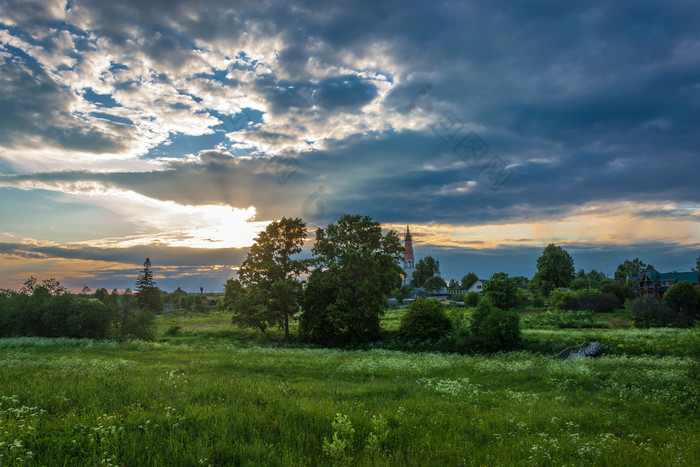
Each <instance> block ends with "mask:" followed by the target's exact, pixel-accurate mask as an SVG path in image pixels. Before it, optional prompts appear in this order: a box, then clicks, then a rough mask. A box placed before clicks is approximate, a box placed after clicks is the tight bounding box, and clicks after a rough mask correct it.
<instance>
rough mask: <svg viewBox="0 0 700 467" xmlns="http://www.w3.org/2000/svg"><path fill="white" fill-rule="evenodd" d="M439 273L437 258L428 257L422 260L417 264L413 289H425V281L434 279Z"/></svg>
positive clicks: (412, 280)
mask: <svg viewBox="0 0 700 467" xmlns="http://www.w3.org/2000/svg"><path fill="white" fill-rule="evenodd" d="M437 272H438V265H437V261H435V258H433V257H432V256H428V257H427V258H421V259H419V260H418V262H417V263H416V267H415V269H414V270H413V276H412V278H411V286H412V287H424V286H425V281H427V280H428V279H430V278H431V277H433V276H434V275H435V274H436V273H437Z"/></svg>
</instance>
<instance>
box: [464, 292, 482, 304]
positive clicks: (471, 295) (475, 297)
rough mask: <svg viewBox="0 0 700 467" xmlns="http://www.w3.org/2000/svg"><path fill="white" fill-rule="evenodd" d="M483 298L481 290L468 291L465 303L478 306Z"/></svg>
mask: <svg viewBox="0 0 700 467" xmlns="http://www.w3.org/2000/svg"><path fill="white" fill-rule="evenodd" d="M479 300H481V294H480V293H479V292H467V295H466V296H465V297H464V304H465V305H467V306H472V307H473V306H477V305H478V304H479Z"/></svg>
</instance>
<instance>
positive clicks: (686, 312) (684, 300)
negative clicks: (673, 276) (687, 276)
mask: <svg viewBox="0 0 700 467" xmlns="http://www.w3.org/2000/svg"><path fill="white" fill-rule="evenodd" d="M664 302H665V303H666V304H667V305H668V306H669V307H670V308H671V309H672V310H673V311H674V312H675V313H676V314H678V315H682V316H679V317H678V319H679V320H681V321H684V322H687V323H688V324H692V323H693V321H695V319H697V316H698V309H700V290H699V289H698V288H697V287H695V286H693V284H691V283H690V282H679V283H677V284H674V285H672V286H671V287H669V289H668V291H666V293H665V294H664Z"/></svg>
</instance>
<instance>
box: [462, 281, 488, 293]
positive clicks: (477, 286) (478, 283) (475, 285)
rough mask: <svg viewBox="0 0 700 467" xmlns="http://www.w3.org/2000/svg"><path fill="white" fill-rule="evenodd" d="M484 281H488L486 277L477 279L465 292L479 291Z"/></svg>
mask: <svg viewBox="0 0 700 467" xmlns="http://www.w3.org/2000/svg"><path fill="white" fill-rule="evenodd" d="M486 282H488V280H487V279H477V280H476V282H474V283H473V284H472V286H471V287H469V289H468V290H467V292H481V291H482V289H483V287H484V284H485V283H486Z"/></svg>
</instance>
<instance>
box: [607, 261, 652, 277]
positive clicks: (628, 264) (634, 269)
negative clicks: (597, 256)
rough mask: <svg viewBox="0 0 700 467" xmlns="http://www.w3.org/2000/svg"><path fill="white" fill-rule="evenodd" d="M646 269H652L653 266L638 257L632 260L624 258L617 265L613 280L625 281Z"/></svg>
mask: <svg viewBox="0 0 700 467" xmlns="http://www.w3.org/2000/svg"><path fill="white" fill-rule="evenodd" d="M648 269H654V266H652V265H651V264H648V263H645V262H644V261H642V260H641V259H639V258H634V259H633V260H629V259H626V260H625V261H624V262H623V263H622V264H620V265H618V266H617V270H616V271H615V280H618V281H625V282H626V281H629V280H630V279H631V278H632V277H634V276H638V275H640V274H641V273H642V272H643V271H646V270H648Z"/></svg>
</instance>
